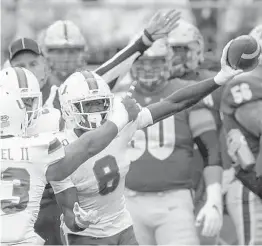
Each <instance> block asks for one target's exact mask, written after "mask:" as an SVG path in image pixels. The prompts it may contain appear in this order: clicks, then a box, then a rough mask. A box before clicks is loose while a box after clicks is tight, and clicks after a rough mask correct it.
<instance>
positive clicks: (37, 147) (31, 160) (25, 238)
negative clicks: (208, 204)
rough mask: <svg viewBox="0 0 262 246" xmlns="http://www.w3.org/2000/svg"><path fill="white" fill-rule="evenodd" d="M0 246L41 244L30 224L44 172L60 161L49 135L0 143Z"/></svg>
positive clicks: (59, 150) (60, 150)
mask: <svg viewBox="0 0 262 246" xmlns="http://www.w3.org/2000/svg"><path fill="white" fill-rule="evenodd" d="M0 147H1V148H0V161H1V195H0V197H1V244H5V243H6V244H18V243H19V244H26V243H27V244H31V245H35V244H40V243H42V244H43V241H44V240H42V239H41V238H40V237H39V236H38V235H37V234H36V233H35V232H34V223H35V221H36V219H37V215H38V212H39V207H40V200H41V198H42V194H43V191H44V188H45V185H46V183H47V182H46V175H45V173H46V170H47V168H48V166H49V165H50V164H52V163H55V162H57V161H58V160H60V159H62V158H63V157H64V149H63V147H62V144H61V143H60V142H59V141H58V140H57V138H55V137H54V136H52V135H49V134H42V135H41V136H38V137H32V138H21V137H10V138H5V139H1V146H0Z"/></svg>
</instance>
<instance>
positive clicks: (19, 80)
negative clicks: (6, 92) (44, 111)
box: [0, 67, 42, 127]
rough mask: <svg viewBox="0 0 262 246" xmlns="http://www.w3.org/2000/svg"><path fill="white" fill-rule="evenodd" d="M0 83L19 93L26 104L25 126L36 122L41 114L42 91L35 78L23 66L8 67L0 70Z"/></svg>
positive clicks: (30, 125)
mask: <svg viewBox="0 0 262 246" xmlns="http://www.w3.org/2000/svg"><path fill="white" fill-rule="evenodd" d="M0 85H1V86H3V87H6V88H8V89H10V90H15V91H18V92H19V93H20V96H21V98H22V100H23V102H24V105H25V106H26V111H27V117H26V122H27V124H26V127H32V126H34V125H35V124H36V122H37V119H38V118H39V116H40V114H41V108H42V93H41V91H40V88H39V83H38V80H37V78H36V77H35V76H34V75H33V73H31V72H30V71H28V70H27V69H25V68H20V67H9V68H6V69H3V70H2V71H1V72H0Z"/></svg>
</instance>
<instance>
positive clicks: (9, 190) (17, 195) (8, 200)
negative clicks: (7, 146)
mask: <svg viewBox="0 0 262 246" xmlns="http://www.w3.org/2000/svg"><path fill="white" fill-rule="evenodd" d="M1 176H2V177H1V181H2V182H1V183H2V184H1V186H2V191H1V193H2V194H1V209H2V211H3V212H4V213H5V214H13V213H18V212H20V211H23V210H25V209H26V208H27V205H28V202H29V190H30V175H29V173H28V172H27V170H26V169H23V168H14V167H9V168H7V169H6V170H5V171H3V172H2V174H1Z"/></svg>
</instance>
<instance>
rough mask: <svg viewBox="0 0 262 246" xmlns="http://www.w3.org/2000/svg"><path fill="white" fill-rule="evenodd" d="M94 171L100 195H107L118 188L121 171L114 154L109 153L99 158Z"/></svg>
mask: <svg viewBox="0 0 262 246" xmlns="http://www.w3.org/2000/svg"><path fill="white" fill-rule="evenodd" d="M93 172H94V174H95V177H96V180H97V182H98V188H99V194H100V195H102V196H104V195H107V194H109V193H111V192H113V191H114V190H115V189H116V188H117V186H118V184H119V180H120V173H119V167H118V165H117V162H116V159H115V157H114V156H112V155H107V156H104V157H103V158H101V159H99V160H97V161H96V162H95V165H94V167H93Z"/></svg>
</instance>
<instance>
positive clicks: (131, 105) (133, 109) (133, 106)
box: [122, 81, 142, 121]
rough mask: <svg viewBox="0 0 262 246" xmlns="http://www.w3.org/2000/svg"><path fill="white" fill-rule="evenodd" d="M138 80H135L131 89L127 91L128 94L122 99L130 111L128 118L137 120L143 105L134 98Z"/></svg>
mask: <svg viewBox="0 0 262 246" xmlns="http://www.w3.org/2000/svg"><path fill="white" fill-rule="evenodd" d="M136 84H137V81H134V82H133V83H132V84H131V86H130V87H129V90H128V91H127V93H126V96H125V97H124V98H123V99H122V103H123V104H124V106H125V108H126V110H127V112H128V120H129V121H134V120H136V118H137V116H138V114H139V112H140V111H141V109H142V107H141V106H140V105H139V104H138V103H137V102H136V100H135V99H134V98H132V95H133V92H134V90H135V86H136Z"/></svg>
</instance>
